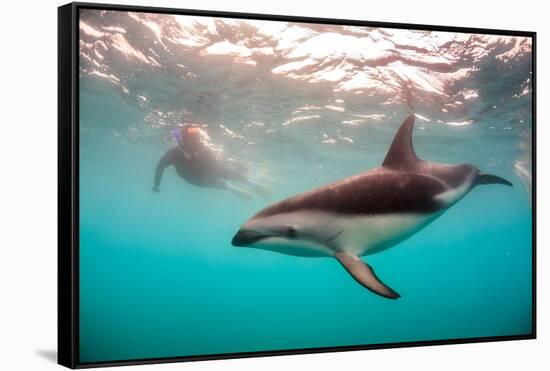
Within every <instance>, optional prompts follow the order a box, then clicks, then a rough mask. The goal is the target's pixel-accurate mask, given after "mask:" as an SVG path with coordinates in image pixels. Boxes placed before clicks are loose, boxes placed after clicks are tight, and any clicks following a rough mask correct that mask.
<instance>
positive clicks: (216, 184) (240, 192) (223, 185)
mask: <svg viewBox="0 0 550 371" xmlns="http://www.w3.org/2000/svg"><path fill="white" fill-rule="evenodd" d="M209 186H210V187H212V188H216V189H227V190H228V191H230V192H231V193H233V194H234V195H235V196H237V197H239V198H240V199H241V200H245V201H250V200H251V199H252V195H251V194H250V193H248V192H247V191H245V190H244V189H241V188H239V187H237V186H235V185H233V184H231V183H228V182H226V181H224V180H221V179H215V180H213V181H212V182H210V184H209Z"/></svg>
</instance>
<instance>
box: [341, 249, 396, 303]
mask: <svg viewBox="0 0 550 371" xmlns="http://www.w3.org/2000/svg"><path fill="white" fill-rule="evenodd" d="M335 257H336V259H338V261H339V262H340V263H341V264H342V265H343V266H344V268H346V270H347V271H348V272H349V274H351V276H352V277H353V278H354V279H355V280H356V281H357V282H359V283H360V284H361V285H363V286H364V287H366V288H367V289H369V290H370V291H372V292H374V293H375V294H378V295H380V296H383V297H385V298H388V299H397V298H400V297H401V295H399V294H398V293H397V292H395V291H394V290H392V289H391V288H390V287H388V286H386V285H384V283H382V281H380V280H379V279H378V277H376V274H374V271H373V270H372V268H371V267H370V266H369V265H368V264H365V263H364V262H363V261H362V260H361V259H359V257H357V256H354V255H350V254H347V253H344V252H337V253H336V255H335Z"/></svg>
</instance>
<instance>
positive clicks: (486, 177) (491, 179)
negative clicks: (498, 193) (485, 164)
mask: <svg viewBox="0 0 550 371" xmlns="http://www.w3.org/2000/svg"><path fill="white" fill-rule="evenodd" d="M475 183H476V185H477V184H504V185H507V186H510V187H513V184H512V183H511V182H510V181H508V180H506V179H504V178H501V177H499V176H496V175H493V174H485V173H481V174H479V175H478V176H477V179H476V180H475Z"/></svg>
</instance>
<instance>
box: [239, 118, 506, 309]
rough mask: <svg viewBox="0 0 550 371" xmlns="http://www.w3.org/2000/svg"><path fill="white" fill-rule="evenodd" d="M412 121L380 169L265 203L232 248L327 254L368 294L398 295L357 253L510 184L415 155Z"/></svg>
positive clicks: (402, 235)
mask: <svg viewBox="0 0 550 371" xmlns="http://www.w3.org/2000/svg"><path fill="white" fill-rule="evenodd" d="M414 118H415V116H414V115H411V116H409V117H408V118H407V119H406V120H405V121H404V122H403V123H402V124H401V126H400V128H399V129H398V131H397V133H396V134H395V137H394V138H393V141H392V143H391V145H390V148H389V150H388V152H387V154H386V157H385V159H384V162H383V163H382V165H381V166H379V167H377V168H375V169H372V170H370V171H367V172H365V173H362V174H359V175H355V176H352V177H349V178H346V179H342V180H340V181H337V182H335V183H332V184H328V185H325V186H322V187H319V188H317V189H313V190H311V191H309V192H305V193H302V194H298V195H296V196H293V197H290V198H287V199H285V200H283V201H280V202H278V203H275V204H273V205H271V206H268V207H266V208H264V209H263V210H261V211H259V212H258V213H257V214H256V215H254V216H253V217H252V218H250V219H249V220H248V221H246V222H245V223H244V224H243V225H242V227H241V228H240V230H239V231H238V232H237V233H236V234H235V236H234V237H233V240H232V241H231V243H232V245H234V246H250V247H257V248H261V249H267V250H271V251H276V252H280V253H283V254H288V255H295V256H332V257H335V258H336V259H337V260H338V261H339V262H340V263H341V264H342V266H343V267H344V268H345V269H346V270H347V271H348V272H349V274H350V275H351V276H352V277H353V278H354V279H355V280H356V281H357V282H358V283H359V284H361V285H363V286H364V287H366V288H367V289H369V290H370V291H372V292H374V293H376V294H378V295H381V296H383V297H385V298H388V299H397V298H399V297H400V295H399V294H398V293H397V292H396V291H394V290H393V289H392V288H390V287H389V286H387V285H386V284H384V283H383V282H382V281H381V280H380V279H379V278H378V277H377V276H376V274H375V273H374V270H373V269H372V267H371V266H369V265H368V264H366V263H364V262H363V261H362V260H361V259H360V258H359V257H360V256H363V255H369V254H373V253H377V252H380V251H383V250H385V249H387V248H389V247H392V246H395V245H396V244H398V243H400V242H401V241H403V240H405V239H407V238H408V237H410V236H412V235H413V234H415V233H417V232H418V231H420V230H421V229H423V228H424V227H426V226H427V225H428V224H430V223H431V222H433V221H434V220H435V219H437V218H438V217H439V216H441V215H442V214H443V213H444V212H445V211H446V210H447V209H449V208H450V207H451V206H453V205H454V204H456V203H457V202H458V201H460V200H461V199H462V198H463V197H464V196H466V194H468V192H470V191H471V190H472V189H473V188H474V187H476V186H478V185H482V184H504V185H507V186H512V183H510V182H509V181H508V180H506V179H503V178H501V177H498V176H496V175H491V174H485V173H482V172H481V171H480V170H479V169H478V168H477V167H475V166H474V165H470V164H442V163H436V162H430V161H425V160H421V159H419V158H418V157H417V156H416V154H415V152H414V148H413V143H412V131H413V126H414Z"/></svg>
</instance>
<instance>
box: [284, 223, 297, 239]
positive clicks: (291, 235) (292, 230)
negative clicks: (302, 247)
mask: <svg viewBox="0 0 550 371" xmlns="http://www.w3.org/2000/svg"><path fill="white" fill-rule="evenodd" d="M285 232H286V235H287V236H288V237H289V238H294V237H296V235H297V234H298V231H297V230H296V228H294V227H293V226H291V225H289V226H288V227H286V230H285Z"/></svg>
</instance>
